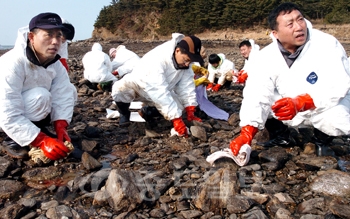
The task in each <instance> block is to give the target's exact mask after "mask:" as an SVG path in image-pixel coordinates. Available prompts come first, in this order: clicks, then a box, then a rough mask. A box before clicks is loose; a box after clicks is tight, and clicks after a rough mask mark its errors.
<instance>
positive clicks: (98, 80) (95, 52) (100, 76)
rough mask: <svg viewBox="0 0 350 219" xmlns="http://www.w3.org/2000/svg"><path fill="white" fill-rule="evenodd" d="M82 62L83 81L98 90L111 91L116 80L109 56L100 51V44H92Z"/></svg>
mask: <svg viewBox="0 0 350 219" xmlns="http://www.w3.org/2000/svg"><path fill="white" fill-rule="evenodd" d="M82 62H83V66H84V78H85V79H87V80H88V81H90V82H91V83H93V84H95V86H97V89H99V90H103V91H111V90H112V85H113V83H114V82H116V81H117V80H118V78H116V76H114V75H113V74H112V63H111V60H110V58H109V56H108V55H107V54H106V53H104V52H103V51H102V46H101V44H99V43H94V44H93V45H92V48H91V51H89V52H87V53H86V54H85V55H84V57H83V59H82ZM95 88H96V87H95Z"/></svg>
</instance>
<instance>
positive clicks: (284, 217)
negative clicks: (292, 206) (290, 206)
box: [275, 208, 293, 219]
mask: <svg viewBox="0 0 350 219" xmlns="http://www.w3.org/2000/svg"><path fill="white" fill-rule="evenodd" d="M291 215H292V214H291V213H290V211H288V210H287V209H284V208H280V209H278V210H277V212H276V215H275V219H292V218H293V217H291Z"/></svg>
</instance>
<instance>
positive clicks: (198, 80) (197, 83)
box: [194, 77, 210, 87]
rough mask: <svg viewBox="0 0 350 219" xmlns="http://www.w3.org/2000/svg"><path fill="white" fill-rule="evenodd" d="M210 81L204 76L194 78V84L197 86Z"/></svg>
mask: <svg viewBox="0 0 350 219" xmlns="http://www.w3.org/2000/svg"><path fill="white" fill-rule="evenodd" d="M208 83H210V81H209V80H208V79H207V78H206V77H201V78H197V79H194V84H195V85H196V87H198V86H199V85H201V84H208Z"/></svg>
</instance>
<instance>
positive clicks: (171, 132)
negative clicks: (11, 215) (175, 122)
mask: <svg viewBox="0 0 350 219" xmlns="http://www.w3.org/2000/svg"><path fill="white" fill-rule="evenodd" d="M186 129H187V133H188V135H191V132H190V129H189V128H188V127H186ZM174 135H177V136H181V135H179V133H178V132H177V131H175V129H174V128H172V129H171V130H170V136H174Z"/></svg>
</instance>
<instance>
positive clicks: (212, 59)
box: [207, 53, 237, 92]
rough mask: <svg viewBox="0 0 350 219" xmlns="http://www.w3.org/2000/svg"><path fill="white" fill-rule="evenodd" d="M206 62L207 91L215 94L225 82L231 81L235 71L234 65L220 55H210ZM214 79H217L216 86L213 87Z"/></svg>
mask: <svg viewBox="0 0 350 219" xmlns="http://www.w3.org/2000/svg"><path fill="white" fill-rule="evenodd" d="M208 62H209V64H208V71H209V76H208V80H209V81H210V83H209V84H208V85H207V91H214V92H217V91H218V90H219V89H220V88H221V86H222V85H224V84H225V82H226V81H232V77H233V75H234V73H235V72H237V70H236V69H235V64H234V63H233V62H232V61H230V60H228V59H226V57H225V55H224V54H222V53H219V54H215V53H214V54H211V55H210V56H209V58H208ZM215 78H217V79H218V81H217V83H216V85H214V80H215Z"/></svg>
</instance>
